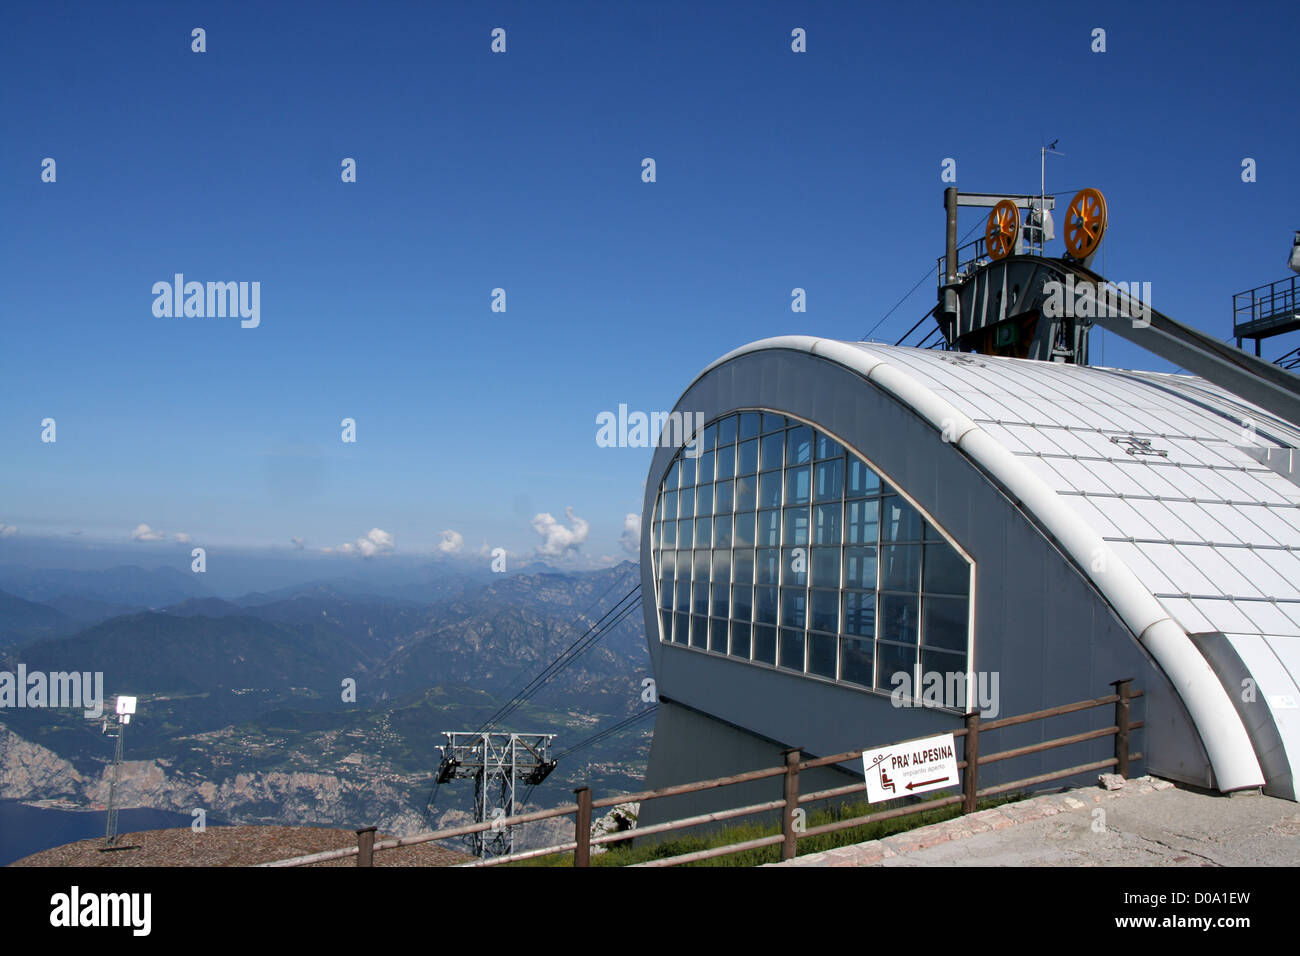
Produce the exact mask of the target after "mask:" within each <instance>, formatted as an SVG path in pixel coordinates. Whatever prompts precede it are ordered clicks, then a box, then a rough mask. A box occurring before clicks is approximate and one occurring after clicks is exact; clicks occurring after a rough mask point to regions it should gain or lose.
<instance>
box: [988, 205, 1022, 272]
mask: <svg viewBox="0 0 1300 956" xmlns="http://www.w3.org/2000/svg"><path fill="white" fill-rule="evenodd" d="M1019 234H1020V210H1019V209H1017V208H1016V204H1015V203H1013V202H1012V201H1011V200H1010V199H1004V200H1002V201H1001V202H1000V203H998V204H997V205H996V206H994V207H993V209H992V210H991V211H990V212H989V221H988V225H986V226H985V227H984V248H985V249H986V250H987V251H988V254H989V255H990V256H991V257H992V258H994V259H1005V258H1006V257H1007V256H1009V255H1011V253H1013V252H1015V249H1016V236H1018V235H1019Z"/></svg>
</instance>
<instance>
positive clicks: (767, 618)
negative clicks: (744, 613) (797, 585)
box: [754, 588, 776, 624]
mask: <svg viewBox="0 0 1300 956" xmlns="http://www.w3.org/2000/svg"><path fill="white" fill-rule="evenodd" d="M754 621H755V622H756V623H758V624H775V623H776V588H755V589H754Z"/></svg>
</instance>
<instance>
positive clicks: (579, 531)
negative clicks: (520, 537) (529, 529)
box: [533, 508, 591, 557]
mask: <svg viewBox="0 0 1300 956" xmlns="http://www.w3.org/2000/svg"><path fill="white" fill-rule="evenodd" d="M564 514H565V515H566V516H567V517H568V519H569V521H571V522H572V523H573V527H572V528H566V527H565V526H564V525H562V524H560V522H558V521H556V520H555V519H554V518H553V517H551V515H549V514H546V513H545V512H543V513H542V514H539V515H537V516H536V517H534V518H533V530H534V531H536V532H537V533H538V534H540V535H541V536H542V543H541V544H540V545H538V547H537V553H538V554H539V555H541V554H545V555H551V556H554V557H558V556H560V555H564V554H568V553H569V552H570V551H578V550H580V549H581V547H582V543H583V542H584V541H586V540H587V533H588V532H589V531H590V530H591V526H590V525H588V524H587V522H585V521H583V520H582V519H581V518H579V517H578V516H577V515H575V514H574V513H573V508H565V509H564Z"/></svg>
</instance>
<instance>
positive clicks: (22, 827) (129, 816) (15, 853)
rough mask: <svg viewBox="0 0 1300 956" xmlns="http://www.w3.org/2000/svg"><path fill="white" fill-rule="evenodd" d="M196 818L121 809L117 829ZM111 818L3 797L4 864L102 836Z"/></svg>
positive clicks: (0, 837) (0, 847)
mask: <svg viewBox="0 0 1300 956" xmlns="http://www.w3.org/2000/svg"><path fill="white" fill-rule="evenodd" d="M193 819H194V818H193V817H191V816H190V815H189V814H188V813H177V812H176V811H174V810H153V809H149V808H139V809H131V810H120V811H118V814H117V830H118V832H119V833H134V832H136V831H137V830H165V829H169V828H172V827H188V826H189V825H190V824H191V823H192V822H193ZM107 821H108V814H107V811H105V810H87V811H80V810H52V809H51V810H47V809H44V808H42V807H29V806H27V805H26V804H23V803H19V802H18V801H16V800H0V866H7V865H8V864H10V863H12V862H13V861H14V860H21V859H22V858H23V857H25V856H30V855H31V854H33V853H39V852H40V851H41V850H48V849H50V848H51V847H56V846H62V845H63V844H65V843H75V842H76V841H77V840H90V839H95V838H98V839H101V840H102V839H103V838H104V827H105V826H106V825H107ZM207 823H208V826H217V825H218V824H217V823H214V822H213V820H212V817H211V815H210V814H209V816H208V820H207Z"/></svg>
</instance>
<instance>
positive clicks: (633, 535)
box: [619, 514, 641, 554]
mask: <svg viewBox="0 0 1300 956" xmlns="http://www.w3.org/2000/svg"><path fill="white" fill-rule="evenodd" d="M619 543H620V544H622V545H623V550H624V551H626V552H627V553H628V554H638V553H639V552H640V551H641V516H640V515H634V514H629V515H628V516H627V517H625V518H624V519H623V535H622V537H620V538H619Z"/></svg>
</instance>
